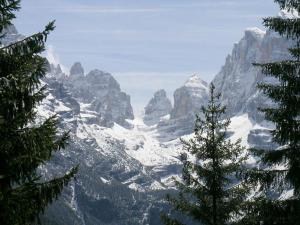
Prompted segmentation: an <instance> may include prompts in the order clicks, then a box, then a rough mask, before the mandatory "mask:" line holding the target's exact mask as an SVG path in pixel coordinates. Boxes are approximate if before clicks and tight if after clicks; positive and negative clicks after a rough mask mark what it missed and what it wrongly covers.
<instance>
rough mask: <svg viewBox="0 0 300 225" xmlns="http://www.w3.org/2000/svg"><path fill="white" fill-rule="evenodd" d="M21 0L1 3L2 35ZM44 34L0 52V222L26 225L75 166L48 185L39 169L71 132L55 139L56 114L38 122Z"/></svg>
mask: <svg viewBox="0 0 300 225" xmlns="http://www.w3.org/2000/svg"><path fill="white" fill-rule="evenodd" d="M19 2H20V1H13V0H11V1H9V0H0V13H1V15H0V31H3V30H4V28H6V27H7V26H8V25H10V24H11V19H13V18H14V17H15V16H14V11H16V10H18V9H19ZM53 29H54V23H53V22H51V23H49V24H48V25H47V26H46V28H45V30H44V31H42V32H40V33H37V34H34V35H32V36H30V37H27V38H25V39H24V40H21V41H18V42H16V43H12V44H10V45H8V46H4V47H1V48H0V102H1V107H0V137H1V138H0V224H1V225H6V224H7V225H19V224H20V225H27V224H31V223H32V222H34V221H36V220H37V217H38V215H39V214H40V213H42V212H43V211H44V209H45V207H46V206H47V205H48V204H49V203H51V202H52V201H53V200H54V199H55V198H57V197H58V196H59V194H60V193H61V191H62V189H63V187H64V186H65V185H67V184H68V182H69V181H70V179H71V178H72V177H74V175H75V173H76V171H77V168H73V169H72V170H71V171H70V172H69V173H67V174H66V175H65V176H63V177H60V178H55V179H52V180H49V181H44V180H45V179H42V177H41V176H40V175H39V174H38V173H37V168H38V167H39V166H41V165H43V164H44V163H46V162H47V161H48V160H49V159H50V157H51V155H52V153H53V152H54V151H58V150H60V149H62V148H64V147H65V146H66V141H67V139H68V133H63V134H61V135H60V136H58V135H57V133H58V127H57V118H56V117H55V116H53V117H50V118H48V119H46V120H45V121H43V122H39V123H37V122H35V121H36V111H35V107H36V106H37V105H38V104H39V103H40V102H41V101H42V100H43V98H44V97H45V96H44V90H45V87H41V82H40V81H41V78H43V77H44V76H45V73H46V65H47V62H46V59H45V58H43V57H41V56H40V55H39V54H40V53H42V51H43V50H44V49H45V41H46V39H47V36H48V34H49V33H50V32H51V31H52V30H53Z"/></svg>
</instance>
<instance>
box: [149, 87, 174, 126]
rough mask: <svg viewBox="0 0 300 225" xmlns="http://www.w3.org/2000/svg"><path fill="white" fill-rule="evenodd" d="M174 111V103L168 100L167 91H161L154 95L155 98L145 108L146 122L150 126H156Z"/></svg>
mask: <svg viewBox="0 0 300 225" xmlns="http://www.w3.org/2000/svg"><path fill="white" fill-rule="evenodd" d="M171 110H172V103H171V101H170V100H169V99H168V97H167V94H166V91H165V90H159V91H157V92H155V93H154V97H153V98H152V99H151V100H150V101H149V103H148V105H147V106H146V107H145V116H144V122H145V123H146V124H148V125H153V124H156V123H157V122H159V121H160V119H161V118H162V117H164V116H166V115H168V114H170V112H171Z"/></svg>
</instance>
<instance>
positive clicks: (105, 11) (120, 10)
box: [57, 6, 170, 14]
mask: <svg viewBox="0 0 300 225" xmlns="http://www.w3.org/2000/svg"><path fill="white" fill-rule="evenodd" d="M165 11H170V9H169V8H150V7H149V8H105V7H97V6H96V7H92V6H84V7H80V6H79V7H66V8H62V9H58V10H57V12H63V13H96V14H121V13H122V14H126V13H156V12H165Z"/></svg>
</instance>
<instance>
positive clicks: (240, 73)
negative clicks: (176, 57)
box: [213, 28, 292, 123]
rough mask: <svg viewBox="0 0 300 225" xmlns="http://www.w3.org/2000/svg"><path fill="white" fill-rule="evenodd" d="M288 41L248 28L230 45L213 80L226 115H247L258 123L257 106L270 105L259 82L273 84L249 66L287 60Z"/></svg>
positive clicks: (259, 120) (257, 69) (262, 118)
mask: <svg viewBox="0 0 300 225" xmlns="http://www.w3.org/2000/svg"><path fill="white" fill-rule="evenodd" d="M291 44H292V43H291V42H289V41H287V40H286V39H285V38H282V37H280V36H279V35H278V34H276V33H274V32H271V31H267V32H264V31H261V30H259V29H258V28H251V29H247V30H246V31H245V35H244V37H243V38H242V39H241V41H239V43H237V44H235V45H234V48H233V51H232V53H231V55H229V56H228V57H227V59H226V62H225V65H224V66H223V67H222V69H221V71H220V72H219V73H218V74H217V75H216V77H215V78H214V80H213V83H214V85H215V86H216V90H217V91H218V92H220V93H221V94H222V95H221V101H222V103H223V105H226V106H227V116H229V117H231V116H234V115H236V114H238V113H248V115H249V117H250V118H251V119H253V120H254V121H255V122H258V123H260V122H262V121H263V120H264V115H263V114H262V113H261V112H259V111H258V110H257V108H258V107H268V106H270V105H273V103H272V102H271V101H270V100H269V99H268V98H267V97H265V96H264V95H263V94H262V93H261V92H260V91H259V90H258V89H257V84H258V83H260V82H262V81H263V82H269V83H274V82H276V81H275V80H274V79H270V78H266V77H265V75H263V74H262V73H261V69H260V68H259V67H255V66H253V63H265V62H272V61H278V60H284V59H288V58H289V57H290V56H289V53H288V50H287V49H288V48H289V47H290V46H291Z"/></svg>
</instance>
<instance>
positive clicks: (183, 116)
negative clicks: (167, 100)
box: [157, 75, 209, 141]
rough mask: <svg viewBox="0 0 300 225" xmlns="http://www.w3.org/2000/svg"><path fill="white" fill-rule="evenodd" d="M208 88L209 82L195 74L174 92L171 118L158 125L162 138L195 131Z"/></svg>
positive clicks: (171, 137)
mask: <svg viewBox="0 0 300 225" xmlns="http://www.w3.org/2000/svg"><path fill="white" fill-rule="evenodd" d="M208 90H209V88H208V84H207V83H206V82H205V81H203V80H202V79H201V78H200V76H198V75H193V76H191V77H190V78H189V79H188V80H187V81H186V82H185V84H184V85H183V86H182V87H181V88H179V89H177V90H176V91H175V92H174V107H173V109H172V111H171V116H170V120H168V121H162V122H159V123H158V126H157V127H158V131H159V133H160V139H161V140H164V141H165V140H169V139H176V138H178V137H180V136H182V135H185V134H189V133H192V132H193V130H194V124H195V119H196V114H199V115H200V116H201V107H202V106H204V105H206V104H207V101H208ZM166 133H167V135H166Z"/></svg>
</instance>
